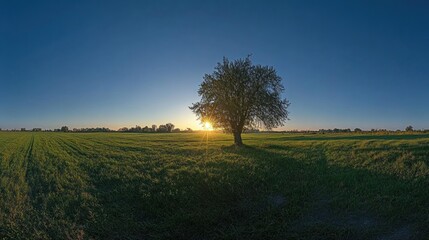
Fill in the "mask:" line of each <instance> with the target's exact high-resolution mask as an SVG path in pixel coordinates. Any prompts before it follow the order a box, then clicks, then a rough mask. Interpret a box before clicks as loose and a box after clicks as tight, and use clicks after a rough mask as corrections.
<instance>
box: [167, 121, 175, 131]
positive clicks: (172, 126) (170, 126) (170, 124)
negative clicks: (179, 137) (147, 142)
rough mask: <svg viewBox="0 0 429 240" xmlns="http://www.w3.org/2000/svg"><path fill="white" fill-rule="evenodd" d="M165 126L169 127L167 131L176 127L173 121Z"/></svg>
mask: <svg viewBox="0 0 429 240" xmlns="http://www.w3.org/2000/svg"><path fill="white" fill-rule="evenodd" d="M165 126H166V127H167V132H172V131H173V129H174V124H172V123H167V124H165Z"/></svg>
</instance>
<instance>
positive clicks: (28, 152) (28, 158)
mask: <svg viewBox="0 0 429 240" xmlns="http://www.w3.org/2000/svg"><path fill="white" fill-rule="evenodd" d="M33 146H34V135H33V136H31V139H30V144H29V145H28V147H27V150H26V153H25V157H24V165H25V181H26V182H27V184H28V180H29V177H28V176H29V167H28V165H29V163H30V161H32V156H33ZM30 191H31V189H30Z"/></svg>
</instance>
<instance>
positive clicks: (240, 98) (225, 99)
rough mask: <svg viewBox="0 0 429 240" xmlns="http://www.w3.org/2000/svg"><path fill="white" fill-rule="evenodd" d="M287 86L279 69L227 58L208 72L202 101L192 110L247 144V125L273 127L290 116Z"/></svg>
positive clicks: (203, 119) (240, 143)
mask: <svg viewBox="0 0 429 240" xmlns="http://www.w3.org/2000/svg"><path fill="white" fill-rule="evenodd" d="M283 91H284V87H283V85H282V83H281V78H280V77H279V76H278V75H277V73H276V71H275V69H274V68H273V67H269V66H261V65H253V64H252V61H251V60H250V57H249V56H248V57H246V58H245V59H238V60H235V61H229V60H228V59H227V58H224V59H223V62H222V63H218V64H217V66H216V67H215V71H214V72H213V73H212V74H206V75H205V76H204V81H203V83H202V84H201V86H200V89H199V90H198V94H199V96H200V97H201V100H200V101H199V102H197V103H193V104H192V106H191V107H190V109H191V110H192V111H193V112H194V113H195V114H196V115H197V116H198V118H199V119H200V120H201V121H202V122H206V121H207V122H210V123H211V124H212V125H213V127H214V128H222V129H224V130H225V131H227V132H230V133H232V134H233V135H234V143H235V145H237V146H241V145H243V141H242V138H241V133H242V132H243V129H244V127H248V128H254V127H261V126H263V127H265V128H267V129H272V128H274V127H278V126H283V124H284V122H285V121H286V120H287V119H288V111H287V108H288V106H289V102H288V101H287V100H286V99H282V98H281V93H282V92H283Z"/></svg>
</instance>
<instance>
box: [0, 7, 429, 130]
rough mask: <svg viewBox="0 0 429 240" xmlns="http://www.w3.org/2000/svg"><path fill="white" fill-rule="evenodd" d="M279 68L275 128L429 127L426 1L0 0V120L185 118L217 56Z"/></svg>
mask: <svg viewBox="0 0 429 240" xmlns="http://www.w3.org/2000/svg"><path fill="white" fill-rule="evenodd" d="M250 53H251V54H252V55H253V57H252V59H253V61H254V63H256V64H262V65H271V66H274V67H275V68H276V69H277V71H278V74H279V75H280V76H281V77H282V78H283V83H284V86H285V88H286V91H285V97H287V98H288V99H289V100H290V102H291V103H292V105H291V106H290V108H289V110H290V112H291V113H290V119H291V120H290V121H288V122H287V124H286V126H285V127H284V128H282V129H319V128H334V127H338V128H355V127H360V128H365V129H370V128H388V129H404V128H405V127H406V125H410V124H411V125H413V126H414V127H415V128H419V129H420V128H429V107H428V105H429V4H428V2H427V1H423V0H421V1H418V0H410V1H391V0H388V1H343V0H341V1H301V0H299V1H262V0H261V1H249V0H245V1H210V2H209V1H155V0H154V1H123V0H121V1H120V0H117V1H105V0H103V1H91V0H85V1H62V0H59V1H58V0H55V1H42V0H41V1H20V0H18V1H6V0H5V1H0V127H1V128H20V127H27V128H32V127H42V128H58V127H60V126H62V125H68V126H70V127H96V126H106V127H110V128H113V129H117V128H119V127H122V126H133V125H136V124H138V125H142V126H145V125H151V124H153V123H155V124H158V125H159V124H162V123H166V122H173V123H175V124H176V126H177V127H180V128H185V127H191V128H198V127H199V126H198V122H197V121H196V118H195V116H194V115H193V113H192V112H191V111H190V110H189V109H188V106H190V105H191V103H192V102H196V101H198V99H199V98H198V95H197V89H198V87H199V84H200V83H201V82H202V77H203V75H204V74H205V73H211V72H212V71H213V68H214V66H215V65H216V63H217V62H219V61H221V60H222V57H223V56H226V57H228V58H230V59H235V58H241V57H245V56H246V55H248V54H250Z"/></svg>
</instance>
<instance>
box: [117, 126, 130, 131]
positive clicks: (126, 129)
mask: <svg viewBox="0 0 429 240" xmlns="http://www.w3.org/2000/svg"><path fill="white" fill-rule="evenodd" d="M118 131H119V132H128V128H127V127H123V128H119V129H118Z"/></svg>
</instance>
